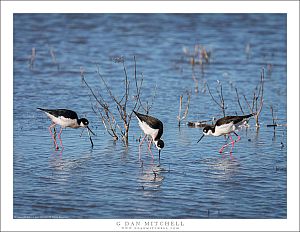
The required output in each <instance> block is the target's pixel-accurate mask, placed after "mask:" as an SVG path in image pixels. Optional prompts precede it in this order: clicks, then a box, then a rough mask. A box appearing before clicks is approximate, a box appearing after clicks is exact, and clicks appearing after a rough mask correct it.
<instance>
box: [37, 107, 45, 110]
mask: <svg viewBox="0 0 300 232" xmlns="http://www.w3.org/2000/svg"><path fill="white" fill-rule="evenodd" d="M37 109H38V110H41V111H45V109H43V108H40V107H37Z"/></svg>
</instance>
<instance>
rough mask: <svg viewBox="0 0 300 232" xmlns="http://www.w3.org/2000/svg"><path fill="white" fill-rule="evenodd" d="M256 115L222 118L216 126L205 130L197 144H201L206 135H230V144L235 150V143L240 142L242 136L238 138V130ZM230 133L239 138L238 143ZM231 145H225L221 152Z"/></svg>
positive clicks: (206, 127) (209, 126)
mask: <svg viewBox="0 0 300 232" xmlns="http://www.w3.org/2000/svg"><path fill="white" fill-rule="evenodd" d="M254 115H255V113H252V114H247V115H241V116H225V117H223V118H220V119H218V120H217V121H216V123H215V124H214V125H207V126H205V127H204V128H203V135H202V136H201V138H200V139H199V140H198V142H197V143H199V142H200V140H201V139H202V138H203V137H204V136H205V135H212V136H221V135H226V134H228V135H229V138H230V139H231V142H230V143H229V144H232V148H233V146H234V143H235V142H237V141H239V140H240V136H238V135H237V133H236V132H235V131H236V130H238V129H239V127H240V126H241V125H244V124H245V123H246V122H247V120H248V118H250V117H252V116H254ZM230 133H234V134H235V135H236V136H238V139H237V140H236V141H234V140H232V137H231V135H230ZM229 144H226V145H224V146H223V147H222V148H221V149H220V151H219V152H220V153H222V152H223V150H224V148H225V147H226V146H228V145H229ZM231 151H232V150H231Z"/></svg>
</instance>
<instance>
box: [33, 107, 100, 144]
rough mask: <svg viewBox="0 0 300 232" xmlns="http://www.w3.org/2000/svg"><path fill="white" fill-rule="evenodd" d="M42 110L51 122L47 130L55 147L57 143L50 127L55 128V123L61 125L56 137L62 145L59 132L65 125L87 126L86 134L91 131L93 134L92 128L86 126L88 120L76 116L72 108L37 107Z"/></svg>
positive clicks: (74, 126) (72, 126) (71, 126)
mask: <svg viewBox="0 0 300 232" xmlns="http://www.w3.org/2000/svg"><path fill="white" fill-rule="evenodd" d="M37 109H39V110H41V111H43V112H45V114H46V115H47V116H48V117H49V118H50V119H51V121H52V124H51V125H50V126H49V131H50V134H51V137H52V139H53V141H54V143H55V146H56V149H58V145H57V143H56V139H55V138H54V136H53V134H52V131H51V129H52V128H55V126H56V125H59V126H60V127H61V129H60V132H59V134H58V138H59V139H60V145H61V147H62V149H63V146H62V140H61V137H60V136H61V133H62V129H63V128H66V127H70V128H80V127H83V128H87V130H88V134H89V133H90V132H91V133H92V134H93V135H95V134H94V133H93V132H92V130H91V129H90V128H89V127H88V125H89V121H88V120H87V119H86V118H80V119H79V118H78V115H77V113H76V112H75V111H73V110H67V109H43V108H39V107H38V108H37ZM90 141H91V143H92V146H93V142H92V139H91V137H90Z"/></svg>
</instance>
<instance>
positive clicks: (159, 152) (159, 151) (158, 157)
mask: <svg viewBox="0 0 300 232" xmlns="http://www.w3.org/2000/svg"><path fill="white" fill-rule="evenodd" d="M160 151H161V150H160V149H159V150H158V159H159V160H160Z"/></svg>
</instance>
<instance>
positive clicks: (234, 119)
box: [215, 114, 253, 126]
mask: <svg viewBox="0 0 300 232" xmlns="http://www.w3.org/2000/svg"><path fill="white" fill-rule="evenodd" d="M251 116H253V114H248V115H243V116H226V117H224V118H220V119H218V120H217V122H216V124H215V125H216V126H220V125H223V124H227V123H230V122H233V123H234V124H237V123H239V122H241V121H243V120H244V119H245V118H249V117H251Z"/></svg>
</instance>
